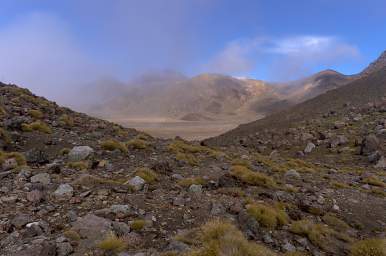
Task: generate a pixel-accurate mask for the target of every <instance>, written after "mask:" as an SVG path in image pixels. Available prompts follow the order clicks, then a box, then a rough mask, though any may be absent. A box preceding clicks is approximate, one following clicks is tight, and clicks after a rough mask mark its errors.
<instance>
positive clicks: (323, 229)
mask: <svg viewBox="0 0 386 256" xmlns="http://www.w3.org/2000/svg"><path fill="white" fill-rule="evenodd" d="M290 231H291V232H292V233H294V234H298V235H302V236H305V237H307V238H308V239H309V240H310V241H311V243H312V244H313V245H315V246H318V247H320V248H321V249H323V250H327V249H328V248H329V247H330V246H331V243H332V241H333V240H334V239H339V240H342V241H346V242H350V241H351V239H350V237H348V236H346V235H345V234H344V233H341V232H337V231H335V230H333V229H331V228H330V227H329V226H327V225H323V224H315V223H313V222H311V221H310V220H299V221H295V222H293V223H292V224H291V227H290Z"/></svg>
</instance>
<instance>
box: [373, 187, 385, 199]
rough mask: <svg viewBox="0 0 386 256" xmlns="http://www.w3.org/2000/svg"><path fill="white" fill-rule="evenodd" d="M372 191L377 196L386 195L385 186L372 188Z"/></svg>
mask: <svg viewBox="0 0 386 256" xmlns="http://www.w3.org/2000/svg"><path fill="white" fill-rule="evenodd" d="M370 192H371V193H372V194H375V195H377V196H381V197H386V191H385V190H384V189H383V188H372V189H371V190H370Z"/></svg>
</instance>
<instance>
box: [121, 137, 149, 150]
mask: <svg viewBox="0 0 386 256" xmlns="http://www.w3.org/2000/svg"><path fill="white" fill-rule="evenodd" d="M126 145H127V146H128V147H130V148H133V149H146V148H147V147H148V142H147V141H145V140H143V139H139V138H134V139H132V140H129V141H128V142H127V143H126Z"/></svg>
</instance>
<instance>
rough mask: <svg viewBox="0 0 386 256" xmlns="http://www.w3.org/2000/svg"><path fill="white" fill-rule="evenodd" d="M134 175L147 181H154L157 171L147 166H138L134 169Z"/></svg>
mask: <svg viewBox="0 0 386 256" xmlns="http://www.w3.org/2000/svg"><path fill="white" fill-rule="evenodd" d="M135 175H136V176H139V177H141V178H142V179H144V180H145V181H146V182H147V183H154V182H156V181H157V179H158V175H157V173H155V172H154V171H153V170H152V169H149V168H145V167H143V168H139V169H137V170H136V171H135Z"/></svg>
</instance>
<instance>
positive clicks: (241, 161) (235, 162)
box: [231, 158, 252, 169]
mask: <svg viewBox="0 0 386 256" xmlns="http://www.w3.org/2000/svg"><path fill="white" fill-rule="evenodd" d="M231 163H232V165H241V166H245V167H247V168H249V169H251V168H252V164H251V162H250V161H249V160H247V159H241V158H236V159H233V160H232V162H231Z"/></svg>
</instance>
